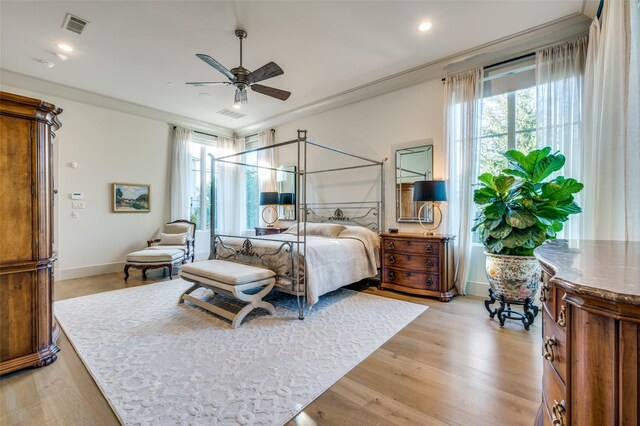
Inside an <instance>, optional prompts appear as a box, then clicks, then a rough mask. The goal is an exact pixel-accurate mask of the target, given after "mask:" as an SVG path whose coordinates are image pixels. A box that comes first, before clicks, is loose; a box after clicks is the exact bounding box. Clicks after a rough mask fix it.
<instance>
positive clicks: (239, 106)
mask: <svg viewBox="0 0 640 426" xmlns="http://www.w3.org/2000/svg"><path fill="white" fill-rule="evenodd" d="M233 107H234V108H235V109H241V108H242V105H241V104H240V102H236V103H235V104H233Z"/></svg>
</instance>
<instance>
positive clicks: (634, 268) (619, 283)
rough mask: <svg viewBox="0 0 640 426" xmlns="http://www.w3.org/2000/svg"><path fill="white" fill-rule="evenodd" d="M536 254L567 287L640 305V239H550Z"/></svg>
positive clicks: (613, 300)
mask: <svg viewBox="0 0 640 426" xmlns="http://www.w3.org/2000/svg"><path fill="white" fill-rule="evenodd" d="M534 254H535V256H536V258H537V259H538V260H539V261H540V262H541V263H542V264H543V265H544V266H545V267H546V269H551V271H553V272H555V275H554V277H553V278H552V281H553V282H554V283H555V284H557V285H559V286H561V287H563V288H565V289H566V290H569V291H571V292H573V293H576V294H582V295H585V296H593V297H599V298H604V299H607V300H610V301H612V302H619V303H620V302H621V303H629V304H632V305H640V242H634V241H594V240H568V241H567V240H550V241H547V242H546V243H545V244H543V245H542V246H540V247H538V248H537V249H536V250H535V252H534Z"/></svg>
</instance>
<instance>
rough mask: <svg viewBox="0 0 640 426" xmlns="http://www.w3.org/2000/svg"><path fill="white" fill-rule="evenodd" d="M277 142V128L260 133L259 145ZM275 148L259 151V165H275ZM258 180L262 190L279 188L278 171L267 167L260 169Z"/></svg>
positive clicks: (268, 190) (273, 190) (270, 190)
mask: <svg viewBox="0 0 640 426" xmlns="http://www.w3.org/2000/svg"><path fill="white" fill-rule="evenodd" d="M274 143H275V130H265V131H264V132H260V133H258V145H259V146H261V147H263V146H270V145H273V144H274ZM273 151H274V150H273V149H265V150H262V151H258V165H259V166H262V167H275V166H274V164H275V153H274V152H273ZM258 182H259V184H260V192H275V191H277V190H278V188H277V183H276V172H275V171H273V170H267V169H258Z"/></svg>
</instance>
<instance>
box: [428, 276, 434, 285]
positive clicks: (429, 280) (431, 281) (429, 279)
mask: <svg viewBox="0 0 640 426" xmlns="http://www.w3.org/2000/svg"><path fill="white" fill-rule="evenodd" d="M427 284H428V285H432V284H433V280H432V279H431V277H427Z"/></svg>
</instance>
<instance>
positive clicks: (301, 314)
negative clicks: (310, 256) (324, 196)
mask: <svg viewBox="0 0 640 426" xmlns="http://www.w3.org/2000/svg"><path fill="white" fill-rule="evenodd" d="M301 135H302V137H303V141H304V145H303V146H304V159H303V162H304V171H303V173H304V174H303V175H302V180H303V182H304V189H303V192H302V199H303V200H304V211H303V217H304V246H303V248H302V253H303V254H302V258H303V259H304V262H305V263H306V262H307V131H306V130H298V139H300V136H301ZM303 281H304V289H303V291H302V310H301V311H300V312H299V313H298V317H299V318H300V319H304V306H305V305H306V304H307V273H306V269H305V274H304V277H303Z"/></svg>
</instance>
